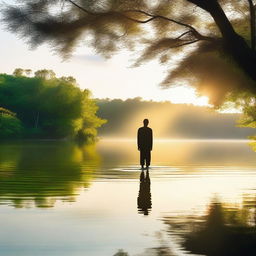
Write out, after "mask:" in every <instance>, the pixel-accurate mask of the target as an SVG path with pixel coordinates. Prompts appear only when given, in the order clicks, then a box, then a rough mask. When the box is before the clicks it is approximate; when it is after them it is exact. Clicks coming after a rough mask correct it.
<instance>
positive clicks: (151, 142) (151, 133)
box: [150, 129, 153, 150]
mask: <svg viewBox="0 0 256 256" xmlns="http://www.w3.org/2000/svg"><path fill="white" fill-rule="evenodd" d="M152 148H153V131H152V129H150V150H152Z"/></svg>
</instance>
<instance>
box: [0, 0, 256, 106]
mask: <svg viewBox="0 0 256 256" xmlns="http://www.w3.org/2000/svg"><path fill="white" fill-rule="evenodd" d="M4 21H5V23H6V25H7V28H8V29H9V30H10V31H12V32H14V33H17V34H19V35H20V36H22V37H23V38H25V39H26V40H27V41H28V42H29V43H30V44H31V45H33V46H37V45H39V44H42V43H45V42H49V43H50V44H51V45H53V46H54V47H55V49H56V50H57V51H59V52H60V53H62V54H63V55H64V56H68V55H69V54H70V52H72V50H73V49H74V48H75V46H76V45H77V44H78V42H79V41H80V40H81V39H83V38H84V37H85V38H88V40H87V41H89V42H88V43H89V44H90V45H92V46H93V47H94V48H95V49H96V51H97V52H98V53H100V54H103V55H105V56H110V55H111V54H113V53H114V52H116V51H117V50H119V49H122V48H124V47H126V48H128V49H131V50H134V49H135V50H136V49H138V48H143V49H144V50H143V51H142V53H141V56H140V58H138V60H137V64H140V63H142V62H143V61H146V60H150V59H154V58H157V59H159V61H160V62H161V63H163V64H164V63H166V64H167V66H169V65H168V62H169V61H170V59H171V58H172V57H173V56H174V55H175V56H176V55H177V51H180V52H182V56H183V57H182V58H180V60H179V61H178V63H176V66H175V67H174V65H171V66H172V67H171V68H170V72H169V75H168V76H167V77H166V79H165V80H164V81H163V82H162V85H163V86H165V87H169V86H171V85H172V84H173V83H176V80H177V79H178V80H181V79H185V80H186V81H189V84H190V85H194V86H196V87H197V88H198V89H199V91H200V92H201V93H203V94H206V95H208V96H210V97H211V99H212V102H213V103H214V104H216V105H217V104H219V103H221V102H223V100H224V99H225V98H226V96H227V94H230V93H232V92H244V91H249V92H253V93H255V92H256V84H255V81H256V72H255V69H256V52H255V6H254V1H253V0H240V1H237V0H207V1H206V0H172V1H171V0H158V1H146V0H145V1H136V0H132V1H126V0H97V1H92V0H59V1H47V0H37V1H30V0H24V1H23V4H22V5H20V6H18V7H17V6H16V7H15V6H7V7H6V8H5V10H4Z"/></svg>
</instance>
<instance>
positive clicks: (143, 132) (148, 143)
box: [137, 119, 153, 169]
mask: <svg viewBox="0 0 256 256" xmlns="http://www.w3.org/2000/svg"><path fill="white" fill-rule="evenodd" d="M148 123H149V121H148V119H144V120H143V124H144V126H143V127H140V128H139V129H138V134H137V144H138V150H139V151H140V165H141V168H142V169H144V165H145V162H146V168H147V169H148V167H149V166H150V161H151V150H152V146H153V132H152V129H151V128H149V127H148Z"/></svg>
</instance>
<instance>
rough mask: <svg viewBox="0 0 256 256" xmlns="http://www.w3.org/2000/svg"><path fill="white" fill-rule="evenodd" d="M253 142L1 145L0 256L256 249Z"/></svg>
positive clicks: (216, 252)
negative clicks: (147, 164)
mask: <svg viewBox="0 0 256 256" xmlns="http://www.w3.org/2000/svg"><path fill="white" fill-rule="evenodd" d="M253 146H254V145H249V144H248V142H245V141H240V142H239V141H157V142H155V145H154V151H153V154H152V167H151V169H150V170H149V173H146V171H145V172H143V173H141V170H139V168H138V160H139V159H138V157H139V154H138V151H136V143H135V141H121V140H116V141H111V140H102V141H100V142H98V143H97V144H96V145H87V146H78V145H76V144H72V143H68V142H25V143H1V144H0V255H4V256H9V255H13V256H14V255H15V256H19V255H22V256H23V255H24V256H30V255H31V256H41V255H47V256H48V255H49V256H51V255H58V256H59V255H68V256H73V255H76V256H80V255H81V256H82V255H86V256H91V255H92V256H94V255H97V256H108V255H115V254H116V255H126V254H124V253H122V250H123V252H127V253H128V254H129V255H130V256H131V255H169V256H170V255H172V256H173V255H218V256H221V255H225V256H226V255H233V256H234V255H241V256H242V255H243V256H244V255H256V229H255V222H256V212H255V209H256V207H255V206H256V190H255V189H256V153H255V152H254V151H253ZM234 241H236V242H235V243H234Z"/></svg>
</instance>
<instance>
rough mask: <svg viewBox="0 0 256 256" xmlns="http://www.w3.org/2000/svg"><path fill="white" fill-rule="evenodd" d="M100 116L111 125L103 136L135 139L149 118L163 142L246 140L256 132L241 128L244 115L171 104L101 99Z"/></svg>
mask: <svg viewBox="0 0 256 256" xmlns="http://www.w3.org/2000/svg"><path fill="white" fill-rule="evenodd" d="M97 105H98V106H99V112H98V115H99V116H100V117H101V118H104V119H107V120H108V122H107V124H105V125H104V126H102V127H101V128H100V129H99V135H100V136H112V137H133V138H134V137H135V136H136V132H137V129H138V127H139V126H142V120H143V119H144V118H148V119H149V120H150V124H149V125H150V126H151V127H152V128H153V129H154V135H155V137H159V138H191V139H194V138H195V139H208V138H210V139H217V138H223V139H225V138H226V139H246V138H247V137H248V136H251V135H254V134H255V129H252V128H247V127H238V120H239V119H240V117H241V114H221V113H218V112H216V111H214V110H212V109H209V108H207V107H201V106H194V105H187V104H172V103H170V102H154V101H143V100H142V99H141V98H134V99H128V100H125V101H123V100H120V99H115V100H110V99H97Z"/></svg>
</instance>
